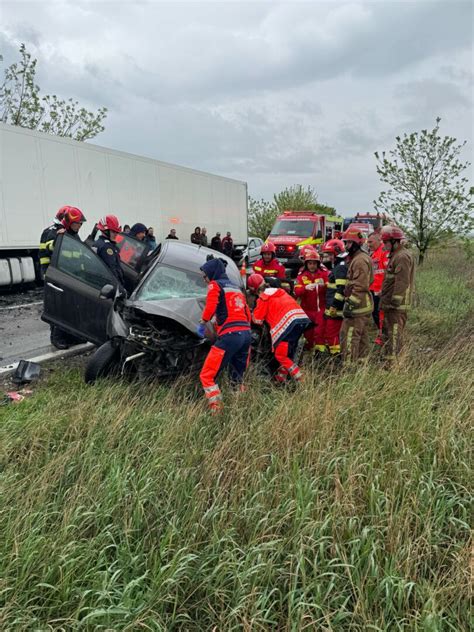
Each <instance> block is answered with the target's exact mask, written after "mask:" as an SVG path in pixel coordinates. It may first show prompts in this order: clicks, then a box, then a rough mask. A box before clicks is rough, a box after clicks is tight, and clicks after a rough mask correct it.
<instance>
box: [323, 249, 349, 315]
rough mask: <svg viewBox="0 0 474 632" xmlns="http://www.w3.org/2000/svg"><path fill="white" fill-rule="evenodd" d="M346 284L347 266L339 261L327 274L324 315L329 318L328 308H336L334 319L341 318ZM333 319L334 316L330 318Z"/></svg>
mask: <svg viewBox="0 0 474 632" xmlns="http://www.w3.org/2000/svg"><path fill="white" fill-rule="evenodd" d="M346 283H347V264H346V262H345V261H339V263H337V265H335V266H334V268H333V269H332V270H331V271H330V272H329V280H328V284H327V286H326V311H325V315H326V316H329V317H331V315H330V312H329V310H330V308H331V307H335V308H336V316H335V318H342V308H343V306H344V292H345V289H346ZM332 318H334V316H332Z"/></svg>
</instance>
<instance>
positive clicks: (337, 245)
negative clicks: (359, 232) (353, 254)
mask: <svg viewBox="0 0 474 632" xmlns="http://www.w3.org/2000/svg"><path fill="white" fill-rule="evenodd" d="M321 252H331V253H332V254H333V255H335V256H336V257H338V256H339V255H341V254H342V253H344V252H346V247H345V246H344V242H343V241H342V240H341V239H330V240H329V241H327V242H326V243H325V244H324V245H323V247H322V248H321Z"/></svg>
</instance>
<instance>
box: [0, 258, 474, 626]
mask: <svg viewBox="0 0 474 632" xmlns="http://www.w3.org/2000/svg"><path fill="white" fill-rule="evenodd" d="M473 281H474V274H473V271H472V264H470V267H469V264H468V263H466V262H465V261H464V260H462V259H461V255H460V254H459V253H457V252H456V251H454V250H453V251H448V252H446V253H442V254H438V255H437V256H436V258H433V260H428V261H427V263H426V265H425V267H424V269H423V271H422V272H421V273H420V274H419V275H418V304H417V307H416V310H415V311H414V312H413V314H412V315H411V317H410V340H409V344H408V349H407V363H406V365H405V366H404V367H403V368H397V369H395V370H394V371H393V372H391V373H387V372H384V371H381V370H380V368H379V367H378V366H377V364H376V363H372V364H368V365H367V366H364V367H361V368H360V369H359V370H358V371H357V372H356V373H353V372H351V373H340V374H337V373H332V372H330V371H328V370H327V369H326V370H323V369H318V370H314V372H313V373H312V374H311V375H310V374H309V372H308V376H309V375H310V377H309V379H308V382H307V383H306V384H305V386H304V388H302V389H298V390H297V391H296V392H293V393H289V392H286V391H279V390H275V389H273V388H271V387H269V386H268V385H266V384H262V383H261V382H259V381H258V380H257V379H255V378H253V379H252V381H251V388H250V389H249V392H248V393H246V394H244V395H241V396H234V397H232V395H231V394H230V393H227V394H226V396H227V402H228V407H227V410H226V412H225V414H224V415H223V417H222V419H219V420H216V419H213V418H210V417H209V416H208V415H207V414H206V411H205V407H204V405H203V402H202V401H201V398H200V396H196V393H195V391H194V389H193V387H192V385H189V384H186V383H181V384H178V385H176V386H175V388H173V389H171V390H170V389H168V388H165V387H161V386H156V385H154V386H153V387H149V386H148V387H147V386H145V385H141V386H136V385H124V384H120V383H111V382H107V381H105V382H103V383H101V384H100V385H98V386H97V387H94V388H87V387H86V386H85V385H83V383H82V380H81V376H80V373H79V372H78V371H77V370H74V371H70V372H67V373H65V374H62V375H56V376H53V377H52V378H51V380H50V382H49V383H48V385H47V387H45V388H44V389H42V390H40V391H38V392H37V394H36V395H35V397H33V398H31V399H29V400H27V401H25V402H23V403H22V404H20V405H18V406H10V407H8V408H4V409H3V410H0V445H1V446H2V447H1V450H2V462H3V468H2V474H1V479H0V481H1V487H2V489H1V498H2V500H1V503H2V523H1V532H0V559H1V560H2V561H1V562H0V564H1V566H2V572H1V575H2V577H3V579H2V584H1V589H0V595H1V597H0V600H1V602H0V607H1V614H0V617H1V619H0V626H1V627H2V629H8V630H32V629H34V630H59V629H64V630H142V629H144V630H173V629H181V630H209V629H216V630H232V629H236V630H237V629H239V630H240V629H244V630H268V629H278V630H302V629H317V630H334V631H339V630H360V631H362V630H387V631H392V630H423V631H424V632H431V631H433V632H434V631H438V630H439V631H441V630H453V631H454V630H455V631H456V632H457V631H459V630H461V631H462V630H467V629H468V621H469V619H468V617H469V606H468V586H469V554H470V548H469V547H470V545H469V503H470V501H471V497H470V494H469V488H470V484H471V479H470V467H471V469H472V463H470V462H469V456H470V455H469V447H470V445H471V444H472V435H470V431H471V427H472V417H470V408H472V401H473V392H474V387H473V377H472V373H473V371H472V360H471V357H472V336H473V320H472V313H473V299H472V290H473V289H474V282H473Z"/></svg>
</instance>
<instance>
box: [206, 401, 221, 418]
mask: <svg viewBox="0 0 474 632" xmlns="http://www.w3.org/2000/svg"><path fill="white" fill-rule="evenodd" d="M223 410H224V406H223V404H222V402H221V401H217V402H211V403H210V404H209V412H210V413H211V415H219V414H220V413H221V412H222V411H223Z"/></svg>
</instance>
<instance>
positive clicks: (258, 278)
mask: <svg viewBox="0 0 474 632" xmlns="http://www.w3.org/2000/svg"><path fill="white" fill-rule="evenodd" d="M264 283H265V279H264V278H263V276H262V275H261V274H251V275H250V276H249V278H248V279H247V288H248V289H249V290H253V291H254V292H256V291H257V290H258V288H259V287H261V286H262V285H263V284H264Z"/></svg>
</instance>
